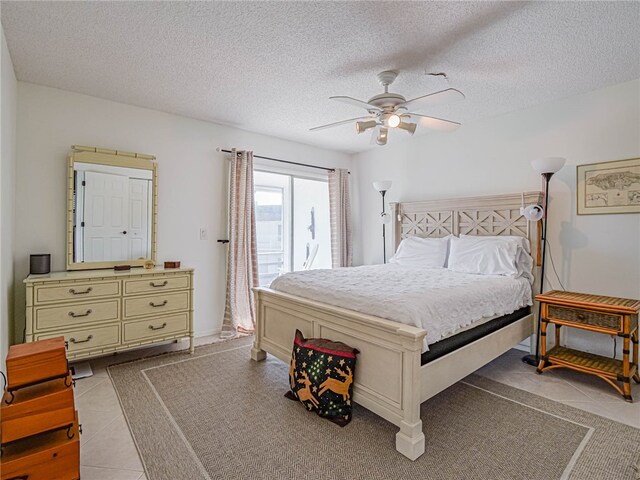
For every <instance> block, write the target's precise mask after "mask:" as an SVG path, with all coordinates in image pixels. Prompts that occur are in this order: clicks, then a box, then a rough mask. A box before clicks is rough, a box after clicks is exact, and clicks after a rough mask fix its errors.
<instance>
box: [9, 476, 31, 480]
mask: <svg viewBox="0 0 640 480" xmlns="http://www.w3.org/2000/svg"><path fill="white" fill-rule="evenodd" d="M8 480H29V475H20V476H19V477H11V478H9V479H8Z"/></svg>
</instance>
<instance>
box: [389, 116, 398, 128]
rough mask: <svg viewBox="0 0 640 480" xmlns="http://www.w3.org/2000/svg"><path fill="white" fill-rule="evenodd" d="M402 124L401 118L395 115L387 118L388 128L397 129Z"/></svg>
mask: <svg viewBox="0 0 640 480" xmlns="http://www.w3.org/2000/svg"><path fill="white" fill-rule="evenodd" d="M400 123H401V120H400V117H399V116H398V115H396V114H395V113H393V114H391V115H389V117H388V118H387V127H391V128H396V127H397V126H399V125H400Z"/></svg>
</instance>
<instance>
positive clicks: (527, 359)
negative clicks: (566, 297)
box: [522, 157, 566, 367]
mask: <svg viewBox="0 0 640 480" xmlns="http://www.w3.org/2000/svg"><path fill="white" fill-rule="evenodd" d="M565 161H566V160H565V159H564V158H562V157H546V158H539V159H536V160H533V161H532V162H531V167H533V169H534V170H535V171H536V172H538V173H539V174H540V175H542V178H543V180H544V205H543V206H542V234H541V236H540V243H541V244H542V257H541V265H540V293H543V292H544V264H545V261H546V255H545V254H546V252H547V233H548V232H547V214H548V213H549V180H551V177H552V176H553V174H554V173H556V172H557V171H558V170H560V169H561V168H562V167H563V166H564V163H565ZM527 208H528V207H527ZM525 211H526V209H525ZM525 217H526V214H525ZM541 322H542V305H541V304H540V303H538V322H537V326H536V354H535V355H525V356H524V357H522V361H523V362H524V363H526V364H528V365H532V366H534V367H537V366H538V364H539V363H540V324H541ZM558 340H559V339H556V341H558Z"/></svg>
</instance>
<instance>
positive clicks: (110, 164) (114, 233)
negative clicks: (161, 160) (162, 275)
mask: <svg viewBox="0 0 640 480" xmlns="http://www.w3.org/2000/svg"><path fill="white" fill-rule="evenodd" d="M67 183H68V187H67V270H88V269H93V268H112V267H114V266H116V265H131V266H132V267H133V266H143V265H144V263H145V262H146V261H148V260H151V261H153V262H154V263H155V261H156V224H157V217H158V212H157V206H158V189H157V184H158V169H157V164H156V162H155V157H154V156H152V155H143V154H140V153H131V152H122V151H119V150H108V149H103V148H96V147H82V146H79V145H73V146H72V147H71V153H70V154H69V163H68V175H67Z"/></svg>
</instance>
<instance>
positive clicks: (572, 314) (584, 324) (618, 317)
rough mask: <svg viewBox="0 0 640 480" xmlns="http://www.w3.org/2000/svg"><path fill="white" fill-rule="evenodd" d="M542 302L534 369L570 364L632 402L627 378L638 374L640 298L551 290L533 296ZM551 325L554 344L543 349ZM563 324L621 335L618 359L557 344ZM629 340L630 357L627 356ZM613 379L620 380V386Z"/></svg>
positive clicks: (629, 378) (629, 380)
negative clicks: (554, 332) (620, 352)
mask: <svg viewBox="0 0 640 480" xmlns="http://www.w3.org/2000/svg"><path fill="white" fill-rule="evenodd" d="M536 300H538V301H539V302H540V303H541V304H542V318H541V320H542V322H541V326H540V354H541V357H540V364H539V365H538V369H537V372H538V373H542V372H544V371H547V370H551V369H553V368H571V369H573V370H577V371H579V372H584V373H589V374H591V375H595V376H597V377H600V378H602V379H603V380H604V381H606V382H607V383H608V384H609V385H611V386H612V387H613V388H615V389H616V390H617V391H618V392H619V393H620V394H621V395H622V396H623V397H624V399H625V400H626V401H628V402H632V401H633V399H632V398H631V379H632V378H633V380H634V381H635V382H636V383H640V376H639V375H638V311H639V310H640V300H631V299H627V298H615V297H605V296H602V295H589V294H586V293H575V292H562V291H558V290H552V291H550V292H546V293H544V294H541V295H537V296H536ZM550 323H551V324H553V325H555V328H556V344H555V346H554V347H553V348H552V349H550V350H549V351H547V340H546V339H547V327H548V325H549V324H550ZM563 326H568V327H573V328H580V329H582V330H590V331H592V332H597V333H603V334H606V335H617V336H618V337H622V345H623V346H622V360H615V359H612V358H608V357H603V356H600V355H594V354H591V353H586V352H581V351H579V350H574V349H572V348H567V347H563V346H561V345H560V328H561V327H563ZM631 343H633V357H631V348H630V347H631V345H630V344H631ZM616 382H620V383H621V384H622V387H620V386H619V385H618V384H617V383H616Z"/></svg>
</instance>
